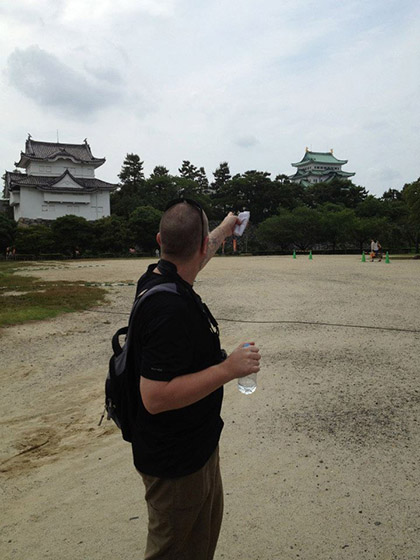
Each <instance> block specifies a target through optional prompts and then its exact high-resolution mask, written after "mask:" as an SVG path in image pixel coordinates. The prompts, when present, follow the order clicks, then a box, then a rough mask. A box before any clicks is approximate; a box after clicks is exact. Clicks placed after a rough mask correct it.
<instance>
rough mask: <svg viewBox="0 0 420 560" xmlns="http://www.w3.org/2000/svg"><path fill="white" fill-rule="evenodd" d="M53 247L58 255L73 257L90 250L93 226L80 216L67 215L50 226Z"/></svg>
mask: <svg viewBox="0 0 420 560" xmlns="http://www.w3.org/2000/svg"><path fill="white" fill-rule="evenodd" d="M51 229H52V233H53V235H54V240H55V245H56V247H57V249H58V251H59V252H60V253H64V254H67V255H75V252H76V251H79V252H80V253H82V252H83V251H85V250H86V249H90V248H91V246H92V244H93V240H94V237H93V225H92V222H88V221H87V220H86V219H85V218H82V217H81V216H73V215H67V216H62V217H60V218H57V219H56V220H54V222H53V223H52V225H51Z"/></svg>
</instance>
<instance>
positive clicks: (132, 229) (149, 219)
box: [128, 206, 162, 253]
mask: <svg viewBox="0 0 420 560" xmlns="http://www.w3.org/2000/svg"><path fill="white" fill-rule="evenodd" d="M161 217H162V212H160V211H159V210H156V208H153V207H152V206H139V207H138V208H136V209H135V210H134V212H132V214H131V215H130V219H129V221H128V226H129V236H130V239H131V242H132V244H134V245H135V246H137V247H139V248H140V249H141V250H142V251H144V252H147V253H152V252H153V249H157V248H158V245H157V241H156V234H157V232H158V231H159V223H160V219H161Z"/></svg>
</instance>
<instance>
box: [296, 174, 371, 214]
mask: <svg viewBox="0 0 420 560" xmlns="http://www.w3.org/2000/svg"><path fill="white" fill-rule="evenodd" d="M305 196H306V200H307V203H308V205H309V206H312V207H313V208H316V207H317V206H320V205H322V204H325V203H326V202H333V203H334V204H344V206H346V207H347V208H355V207H356V206H357V205H358V204H360V203H361V202H362V201H363V200H364V199H365V198H366V196H367V191H366V189H365V188H364V187H358V186H356V185H354V184H353V183H352V182H351V181H349V180H347V179H338V178H335V179H332V180H331V181H327V182H324V183H314V184H313V185H310V186H309V187H307V188H306V191H305Z"/></svg>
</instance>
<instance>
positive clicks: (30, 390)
mask: <svg viewBox="0 0 420 560" xmlns="http://www.w3.org/2000/svg"><path fill="white" fill-rule="evenodd" d="M148 262H149V261H144V260H126V261H120V260H118V261H116V260H115V261H90V262H88V261H86V262H85V261H78V262H71V263H66V264H63V265H61V264H56V265H55V266H53V267H50V266H45V265H44V264H40V265H39V266H35V267H31V268H30V269H29V267H28V272H27V273H28V274H30V275H33V274H35V275H37V276H39V277H41V278H44V279H46V280H53V279H54V280H60V279H62V280H84V281H89V282H104V283H105V282H106V283H108V285H109V287H108V291H109V296H108V302H107V304H106V305H105V306H102V307H100V308H98V309H97V312H93V311H90V312H84V313H77V314H69V315H64V316H62V317H59V318H57V319H54V320H51V321H47V322H37V323H33V324H27V325H24V326H16V327H10V328H7V329H4V331H3V332H2V335H1V338H0V343H1V345H2V348H1V371H0V381H1V387H2V390H1V394H0V406H1V411H2V415H1V421H0V436H1V448H0V475H1V478H2V485H1V501H2V508H1V511H2V527H1V542H0V557H1V558H2V559H5V560H7V559H13V560H29V559H30V560H41V559H42V560H44V559H51V560H52V559H54V560H57V559H59V560H67V559H68V560H70V559H72V560H74V559H81V560H82V559H83V560H85V559H87V560H96V559H98V560H99V559H102V558H103V557H104V556H107V557H112V558H117V559H123V560H131V559H135V558H141V557H142V552H143V548H144V544H145V535H146V511H145V507H144V504H143V501H142V498H143V489H142V487H141V482H140V480H138V476H137V474H136V473H135V471H134V469H133V467H132V463H131V456H130V453H131V452H130V448H129V446H128V445H127V444H125V443H124V442H123V441H122V439H121V437H120V435H119V433H118V432H117V431H116V430H115V429H114V428H113V426H112V425H111V424H109V423H106V424H105V425H103V426H102V427H100V428H99V427H98V426H97V424H98V420H99V416H100V414H101V412H102V403H103V382H104V375H105V373H106V368H107V362H108V359H109V355H110V339H111V336H112V334H113V333H114V332H115V330H116V329H117V328H118V327H119V326H121V325H123V324H124V323H125V321H126V319H127V317H126V316H125V315H124V314H121V313H128V311H129V308H130V302H131V301H132V298H133V295H134V285H133V283H134V282H135V281H136V280H137V278H138V276H139V275H140V273H141V272H142V271H143V270H144V269H145V267H146V265H147V264H148ZM34 268H35V269H37V270H34ZM419 279H420V261H391V264H389V265H386V264H385V263H373V264H372V263H361V262H360V258H358V257H347V256H345V257H314V260H313V261H309V260H308V259H307V258H303V257H300V258H298V259H297V260H293V259H292V258H291V257H264V258H262V257H260V258H257V257H255V258H254V257H250V258H216V259H213V261H212V262H211V263H210V264H209V265H208V267H207V268H206V269H205V270H204V271H203V272H202V274H201V275H200V276H199V279H198V282H197V284H196V289H197V291H198V292H199V293H200V294H201V295H202V297H203V299H204V300H205V301H206V302H207V303H208V305H209V307H210V308H211V309H212V311H213V313H214V315H215V316H216V317H217V318H219V319H235V320H239V321H241V320H242V321H272V322H273V323H267V322H266V323H264V322H257V323H255V322H254V323H241V322H227V321H225V320H220V327H221V332H222V342H223V346H224V347H225V348H226V349H227V350H228V351H230V350H232V349H233V348H234V347H235V346H236V345H237V344H238V343H239V342H241V341H245V340H249V339H251V340H255V341H256V342H257V343H258V344H259V345H260V348H261V350H262V353H263V369H262V371H261V373H260V374H259V386H258V390H257V392H256V393H255V394H254V395H252V396H248V397H247V396H243V395H241V394H239V392H238V391H237V388H236V386H235V384H234V383H231V384H229V385H228V386H227V387H226V392H225V402H224V408H223V416H224V420H225V430H224V433H223V437H222V442H221V456H222V469H223V477H224V486H225V494H226V503H225V518H224V523H223V527H222V534H221V537H220V541H219V546H218V549H217V553H216V558H217V559H222V558H223V559H226V560H257V559H259V560H271V559H276V560H277V559H279V560H280V559H282V560H283V559H286V560H289V559H290V560H291V559H296V558H299V559H305V560H315V559H316V560H318V559H320V560H327V559H331V560H336V559H337V560H338V559H341V558H343V559H344V558H346V559H351V560H360V559H361V558H363V559H374V558H375V559H376V558H377V559H381V560H391V559H392V560H396V559H397V560H419V559H420V553H419V550H420V522H419V519H420V505H419V504H420V499H419V498H420V491H419V476H418V465H419V460H420V456H419V455H420V452H419V449H420V434H419V426H418V417H419V414H418V413H419V408H420V406H419V400H420V396H419V390H420V388H419V381H418V374H419V354H420V332H419V331H420V315H419V311H418V310H419V309H420V289H419ZM275 321H286V322H283V323H274V322H275ZM287 321H289V322H287ZM314 323H324V324H322V325H320V324H314ZM325 323H327V324H325ZM344 324H345V325H352V326H349V327H343V326H340V325H344ZM360 326H366V327H369V326H370V327H380V329H378V328H375V329H372V328H360ZM398 329H400V330H398ZM408 331H417V332H408ZM198 560H199V559H198Z"/></svg>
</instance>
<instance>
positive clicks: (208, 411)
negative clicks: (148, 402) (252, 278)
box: [132, 261, 223, 478]
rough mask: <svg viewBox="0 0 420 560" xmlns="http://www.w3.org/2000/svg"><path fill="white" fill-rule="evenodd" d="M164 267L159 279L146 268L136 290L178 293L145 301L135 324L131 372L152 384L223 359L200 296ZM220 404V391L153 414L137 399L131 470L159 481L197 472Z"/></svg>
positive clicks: (217, 429)
mask: <svg viewBox="0 0 420 560" xmlns="http://www.w3.org/2000/svg"><path fill="white" fill-rule="evenodd" d="M161 262H162V261H161ZM163 262H164V263H165V268H164V269H163V270H164V274H163V275H158V274H155V273H154V272H153V269H154V268H155V266H156V265H151V266H150V267H149V269H148V271H147V272H146V274H144V275H143V276H142V277H141V278H140V280H139V283H138V286H137V293H140V292H142V291H143V290H144V289H146V288H147V289H150V288H151V287H153V286H155V285H157V284H161V283H166V282H175V284H176V287H177V292H178V293H168V292H159V293H157V294H153V295H152V296H150V297H148V298H147V299H146V300H145V301H144V303H143V304H142V308H141V310H140V312H139V315H138V322H137V323H136V325H135V332H136V336H135V338H134V340H137V344H136V343H134V348H135V350H134V360H135V367H136V371H137V372H139V373H140V375H141V376H143V377H146V378H148V379H153V380H155V381H170V380H171V379H173V378H174V377H177V376H179V375H184V374H190V375H194V373H195V372H198V371H201V370H203V369H206V368H208V367H210V366H212V365H214V364H217V363H219V362H220V361H221V360H222V356H221V350H220V342H219V336H218V332H216V330H215V328H214V327H212V326H211V322H210V321H209V315H208V314H207V313H206V310H205V308H204V306H203V304H202V303H201V300H200V298H199V296H198V295H197V294H195V292H194V291H193V289H192V288H191V286H189V285H188V284H187V283H186V282H184V281H183V280H182V279H181V278H180V277H179V276H178V275H177V274H176V268H175V267H174V265H172V264H171V263H168V262H167V261H163ZM168 265H169V266H168ZM165 271H166V272H167V273H168V274H166V273H165ZM134 340H133V342H134ZM222 399H223V388H222V387H221V388H220V389H217V390H216V391H214V392H213V393H211V394H210V395H208V396H207V397H205V398H204V399H201V400H199V401H197V402H196V403H194V404H192V405H189V406H186V407H184V408H181V409H177V410H170V411H166V412H162V413H159V414H153V415H152V414H150V413H149V412H147V410H146V409H145V407H144V405H143V402H142V400H141V395H140V406H139V411H138V415H137V422H136V425H135V428H134V434H133V442H132V447H133V456H134V464H135V466H136V468H137V469H138V470H139V471H140V472H143V473H145V474H149V475H152V476H158V477H163V478H173V477H178V476H185V475H187V474H190V473H193V472H195V471H197V470H198V469H200V468H201V467H202V466H203V465H204V464H205V463H206V462H207V460H208V459H209V457H210V456H211V454H212V453H213V451H214V450H215V448H216V446H217V444H218V442H219V438H220V433H221V431H222V428H223V421H222V419H221V417H220V409H221V405H222Z"/></svg>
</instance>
